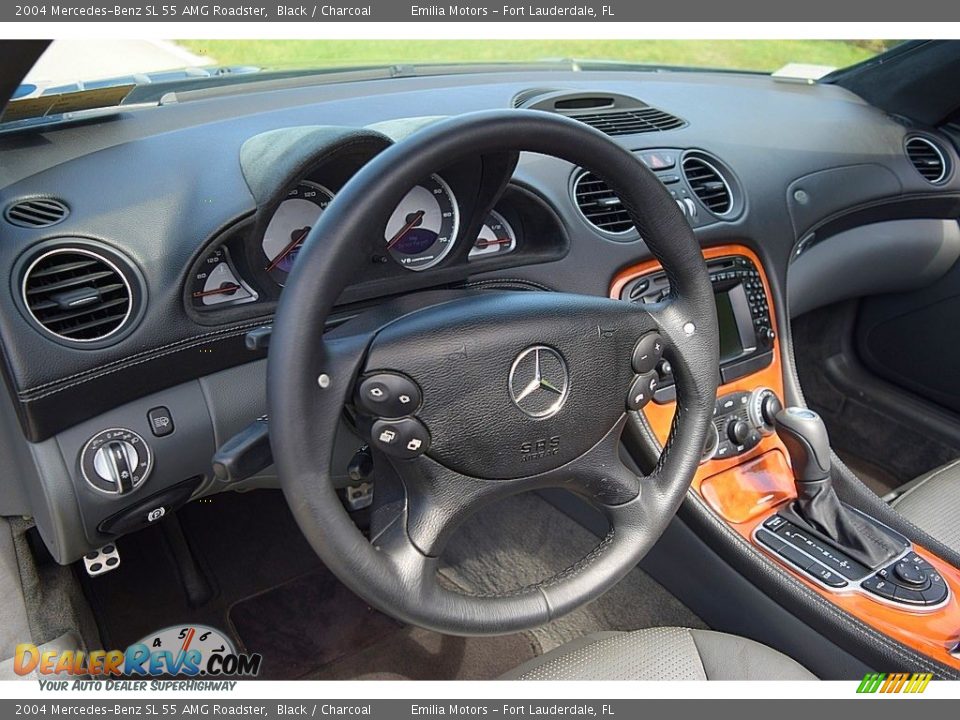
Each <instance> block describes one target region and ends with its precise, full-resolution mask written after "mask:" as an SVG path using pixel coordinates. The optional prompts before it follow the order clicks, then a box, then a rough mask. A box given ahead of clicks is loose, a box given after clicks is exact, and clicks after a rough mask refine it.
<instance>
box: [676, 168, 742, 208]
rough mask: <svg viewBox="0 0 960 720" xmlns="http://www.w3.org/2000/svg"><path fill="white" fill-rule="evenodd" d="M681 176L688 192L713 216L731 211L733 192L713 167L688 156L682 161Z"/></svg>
mask: <svg viewBox="0 0 960 720" xmlns="http://www.w3.org/2000/svg"><path fill="white" fill-rule="evenodd" d="M683 176H684V178H686V180H687V184H688V185H689V186H690V191H691V192H692V193H693V194H694V195H696V196H697V199H698V200H700V202H701V203H703V205H704V207H706V208H707V210H709V211H710V212H712V213H713V214H714V215H720V216H723V215H726V214H728V213H729V212H730V211H731V210H732V209H733V192H732V191H731V189H730V185H729V184H728V183H727V181H726V180H725V179H724V177H723V174H722V173H721V172H720V171H719V170H718V169H717V168H716V167H714V165H712V164H711V163H709V162H708V161H706V160H705V159H703V158H702V157H700V156H699V155H690V156H688V157H686V158H685V159H684V161H683Z"/></svg>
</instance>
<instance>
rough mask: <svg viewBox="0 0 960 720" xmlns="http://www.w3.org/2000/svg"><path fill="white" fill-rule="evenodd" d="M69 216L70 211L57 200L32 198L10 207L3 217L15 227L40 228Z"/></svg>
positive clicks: (54, 223)
mask: <svg viewBox="0 0 960 720" xmlns="http://www.w3.org/2000/svg"><path fill="white" fill-rule="evenodd" d="M69 214H70V209H69V208H68V207H67V206H66V205H65V204H64V203H62V202H60V201H59V200H54V199H53V198H34V199H32V200H22V201H20V202H17V203H14V204H13V205H10V206H9V207H8V208H7V209H6V210H4V212H3V217H4V218H5V219H6V221H7V222H8V223H10V224H11V225H16V226H17V227H25V228H42V227H49V226H51V225H56V224H57V223H58V222H62V221H63V220H64V219H65V218H66V217H67V215H69Z"/></svg>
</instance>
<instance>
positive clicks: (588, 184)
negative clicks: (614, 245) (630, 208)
mask: <svg viewBox="0 0 960 720" xmlns="http://www.w3.org/2000/svg"><path fill="white" fill-rule="evenodd" d="M573 192H574V195H575V197H576V200H577V207H578V208H579V209H580V212H581V213H583V216H584V217H585V218H586V219H587V222H589V223H590V224H591V225H593V226H594V227H595V228H597V229H598V230H602V231H604V232H608V233H614V234H622V233H626V232H629V231H630V230H632V229H633V220H631V219H630V213H628V212H627V211H626V209H625V208H624V207H623V204H622V203H621V202H620V198H618V197H617V196H616V195H615V194H614V193H613V190H611V189H610V187H609V186H608V185H607V183H606V182H605V181H604V180H601V179H600V178H599V177H597V176H596V175H594V174H593V173H591V172H585V173H583V174H582V175H580V177H578V178H577V181H576V182H575V183H574V186H573Z"/></svg>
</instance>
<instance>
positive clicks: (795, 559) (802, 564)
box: [777, 545, 817, 570]
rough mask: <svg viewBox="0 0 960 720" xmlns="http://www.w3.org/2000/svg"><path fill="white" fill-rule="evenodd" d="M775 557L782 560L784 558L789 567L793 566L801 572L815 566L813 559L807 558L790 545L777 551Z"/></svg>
mask: <svg viewBox="0 0 960 720" xmlns="http://www.w3.org/2000/svg"><path fill="white" fill-rule="evenodd" d="M777 555H779V556H780V557H782V558H786V559H787V560H788V561H789V562H790V564H791V565H794V566H795V567H798V568H800V569H801V570H806V569H807V568H809V567H812V566H814V565H816V564H817V563H816V562H815V561H814V560H813V559H811V558H808V557H807V556H806V555H804V554H803V553H802V552H800V551H799V550H797V549H796V548H795V547H793V546H792V545H784V546H783V547H782V548H780V549H779V550H777Z"/></svg>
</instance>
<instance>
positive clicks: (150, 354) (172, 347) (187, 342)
mask: <svg viewBox="0 0 960 720" xmlns="http://www.w3.org/2000/svg"><path fill="white" fill-rule="evenodd" d="M265 324H269V323H268V322H264V321H260V322H254V323H246V324H244V325H237V326H235V327H231V328H225V329H221V330H215V331H212V332H209V333H204V334H202V335H194V336H193V337H191V338H186V339H184V340H178V341H177V342H175V343H170V344H168V345H162V346H160V347H158V348H154V349H152V350H148V351H145V352H142V353H138V354H136V355H130V356H128V357H126V358H123V359H122V360H116V361H114V362H111V363H108V364H106V365H103V366H101V367H99V368H96V369H95V370H93V371H85V372H82V373H76V374H74V375H69V376H67V377H63V378H60V379H58V380H54V381H53V382H49V383H44V384H43V385H38V386H36V387H33V388H29V389H27V390H23V391H21V392H19V393H18V395H19V396H20V397H21V398H22V399H24V400H27V401H32V400H40V399H42V398H45V397H49V396H50V395H54V394H56V393H58V392H61V391H62V390H66V389H67V388H71V387H76V386H77V385H82V384H83V383H85V382H88V381H89V380H94V379H96V378H100V377H104V376H105V375H110V374H112V373H114V372H118V371H120V370H124V369H126V368H129V367H134V366H136V365H141V364H143V363H145V362H149V361H150V360H154V359H156V358H161V357H165V356H167V355H172V354H173V353H176V352H179V351H181V350H189V349H190V348H191V347H195V346H197V345H202V344H203V343H204V342H206V341H207V340H210V339H212V338H217V337H218V336H219V337H222V338H230V337H236V336H239V335H244V334H246V332H247V331H248V330H250V329H252V328H257V327H262V326H263V325H265ZM131 360H134V361H135V362H130V361H131ZM104 371H105V372H104ZM80 377H82V378H83V379H82V380H78V381H77V382H73V383H69V384H64V385H61V383H64V382H66V381H69V380H73V379H75V378H80ZM54 385H60V387H57V388H55V389H53V390H51V391H50V392H47V393H42V394H39V395H35V394H34V393H36V392H38V391H42V390H45V389H47V388H50V387H52V386H54Z"/></svg>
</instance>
